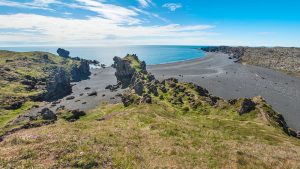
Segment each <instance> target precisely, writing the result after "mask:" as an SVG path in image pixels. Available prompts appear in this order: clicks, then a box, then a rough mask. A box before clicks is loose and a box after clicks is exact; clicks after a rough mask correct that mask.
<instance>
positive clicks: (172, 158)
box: [0, 102, 300, 168]
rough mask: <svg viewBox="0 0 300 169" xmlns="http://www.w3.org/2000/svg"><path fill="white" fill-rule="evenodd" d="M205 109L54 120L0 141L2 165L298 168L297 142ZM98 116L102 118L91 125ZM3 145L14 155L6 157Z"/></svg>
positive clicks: (114, 109) (105, 108)
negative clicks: (204, 110) (204, 113)
mask: <svg viewBox="0 0 300 169" xmlns="http://www.w3.org/2000/svg"><path fill="white" fill-rule="evenodd" d="M206 111H207V113H206V115H203V113H201V112H197V111H188V112H184V111H182V110H181V109H178V108H175V107H173V106H170V105H169V104H166V103H164V102H158V103H156V104H152V105H145V104H142V105H132V106H129V107H123V106H122V105H121V104H117V105H109V104H104V105H101V106H100V107H99V108H97V109H95V110H92V111H90V112H88V113H87V115H86V116H84V117H82V118H80V119H79V120H78V121H76V122H73V123H70V122H66V121H65V120H59V121H58V122H57V123H56V124H54V125H49V126H44V127H41V128H35V129H29V130H24V131H21V132H19V133H18V134H14V135H12V136H10V137H8V138H7V139H6V140H5V141H4V142H3V143H0V156H1V157H2V165H6V164H8V163H9V164H10V165H12V166H24V165H25V164H27V163H28V162H29V163H30V164H32V166H33V167H41V166H43V167H45V168H50V167H58V168H105V167H107V168H110V167H111V168H156V167H159V168H172V167H179V168H199V167H200V166H201V168H224V167H225V168H235V167H238V168H272V166H273V165H274V164H276V165H277V166H278V167H279V168H283V167H287V168H296V167H297V166H299V164H300V160H299V158H298V157H299V156H300V147H299V146H300V142H299V140H297V139H295V138H292V137H288V136H287V135H286V134H284V133H283V132H282V131H281V130H280V129H278V128H274V127H273V126H270V125H266V124H264V123H262V122H261V121H260V120H259V119H257V118H254V119H253V117H243V116H241V117H240V118H239V116H236V115H235V114H236V112H234V111H228V110H219V109H217V108H214V107H206ZM109 115H111V116H109ZM103 116H109V118H107V119H106V120H103V121H97V120H96V119H100V118H101V117H103ZM31 135H34V136H35V137H36V138H34V139H33V138H31V137H30V136H31ZM18 139H21V140H18ZM8 147H10V148H12V149H13V150H14V152H15V153H16V155H12V154H11V155H10V153H11V150H10V149H7V148H8ZM24 149H26V150H27V152H24ZM36 149H38V150H39V151H35V150H36ZM278 151H280V153H278ZM24 157H26V158H24ZM53 157H55V158H53Z"/></svg>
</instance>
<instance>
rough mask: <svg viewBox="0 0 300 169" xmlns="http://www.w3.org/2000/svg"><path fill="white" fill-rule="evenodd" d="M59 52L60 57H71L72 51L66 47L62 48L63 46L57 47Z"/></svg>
mask: <svg viewBox="0 0 300 169" xmlns="http://www.w3.org/2000/svg"><path fill="white" fill-rule="evenodd" d="M56 52H57V54H58V55H59V56H60V57H63V58H69V57H70V56H69V55H70V52H69V51H67V50H65V49H62V48H58V49H57V51H56Z"/></svg>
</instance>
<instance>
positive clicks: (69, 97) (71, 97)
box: [66, 96, 75, 100]
mask: <svg viewBox="0 0 300 169" xmlns="http://www.w3.org/2000/svg"><path fill="white" fill-rule="evenodd" d="M73 99H75V96H68V97H66V100H73Z"/></svg>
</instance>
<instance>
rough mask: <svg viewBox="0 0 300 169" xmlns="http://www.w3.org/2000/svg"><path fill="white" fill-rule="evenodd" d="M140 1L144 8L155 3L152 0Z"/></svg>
mask: <svg viewBox="0 0 300 169" xmlns="http://www.w3.org/2000/svg"><path fill="white" fill-rule="evenodd" d="M137 1H138V3H139V4H140V5H141V6H142V7H143V8H147V7H149V6H150V5H153V4H154V3H153V2H152V0H137Z"/></svg>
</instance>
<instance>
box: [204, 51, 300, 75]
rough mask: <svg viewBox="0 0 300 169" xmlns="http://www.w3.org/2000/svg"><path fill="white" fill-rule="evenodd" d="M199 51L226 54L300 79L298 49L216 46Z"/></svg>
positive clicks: (239, 60) (240, 60) (243, 61)
mask: <svg viewBox="0 0 300 169" xmlns="http://www.w3.org/2000/svg"><path fill="white" fill-rule="evenodd" d="M201 49H202V50H203V51H206V52H222V53H226V54H229V55H231V57H232V58H235V59H237V61H238V62H240V63H246V64H251V65H256V66H261V67H266V68H270V69H274V70H280V71H284V72H287V73H290V74H293V75H296V76H298V77H300V48H292V47H291V48H285V47H274V48H266V47H229V46H218V47H203V48H201Z"/></svg>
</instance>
